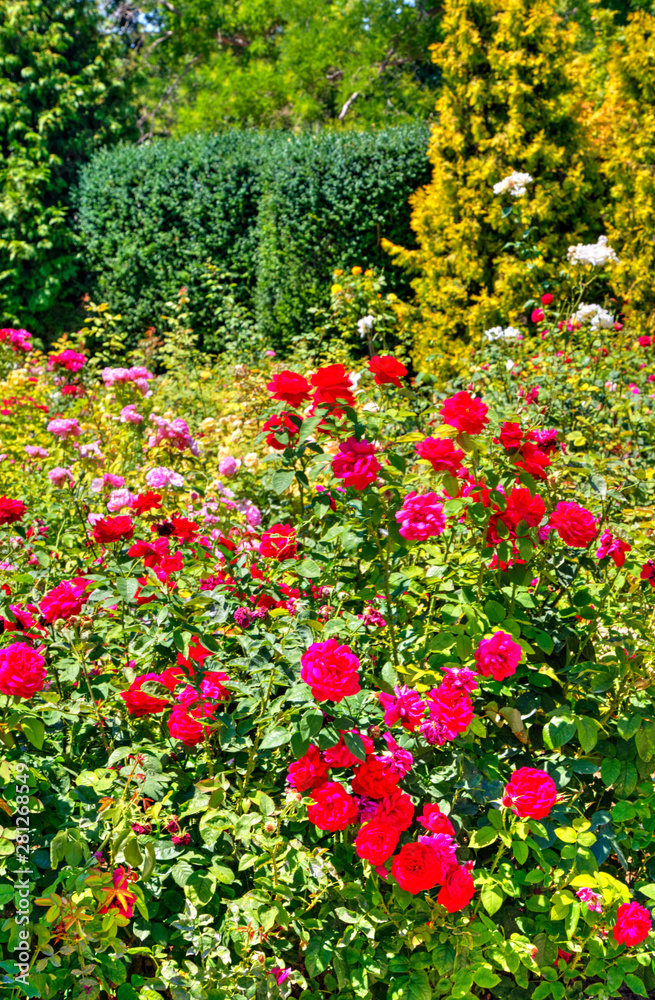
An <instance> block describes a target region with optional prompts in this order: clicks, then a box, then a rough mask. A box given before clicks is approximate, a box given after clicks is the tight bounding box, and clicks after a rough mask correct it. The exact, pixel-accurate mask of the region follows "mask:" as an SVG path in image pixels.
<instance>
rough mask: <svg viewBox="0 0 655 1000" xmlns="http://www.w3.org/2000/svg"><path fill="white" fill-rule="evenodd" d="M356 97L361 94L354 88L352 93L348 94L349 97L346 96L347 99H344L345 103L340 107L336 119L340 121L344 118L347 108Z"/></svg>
mask: <svg viewBox="0 0 655 1000" xmlns="http://www.w3.org/2000/svg"><path fill="white" fill-rule="evenodd" d="M358 97H361V94H360V92H359V91H358V90H356V91H355V93H354V94H351V95H350V97H349V98H348V100H347V101H346V103H345V104H344V106H343V107H342V109H341V111H340V112H339V118H338V121H340V122H342V121H343V120H344V118H345V117H346V115H347V114H348V108H349V107H350V105H351V104H352V103H353V101H356V100H357V98H358Z"/></svg>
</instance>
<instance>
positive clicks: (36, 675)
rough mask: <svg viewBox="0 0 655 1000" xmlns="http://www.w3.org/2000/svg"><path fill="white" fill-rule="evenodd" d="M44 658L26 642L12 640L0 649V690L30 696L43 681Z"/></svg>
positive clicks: (44, 676)
mask: <svg viewBox="0 0 655 1000" xmlns="http://www.w3.org/2000/svg"><path fill="white" fill-rule="evenodd" d="M44 664H45V660H44V659H43V657H42V656H41V654H40V653H37V651H36V650H35V649H32V647H31V646H30V645H28V643H26V642H12V643H11V645H10V646H5V648H4V649H0V691H2V693H3V694H7V695H14V696H17V697H18V698H31V697H32V695H34V694H36V693H37V691H40V690H41V689H42V687H43V685H44V683H45V678H46V669H45V666H44Z"/></svg>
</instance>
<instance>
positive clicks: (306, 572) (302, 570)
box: [296, 559, 321, 580]
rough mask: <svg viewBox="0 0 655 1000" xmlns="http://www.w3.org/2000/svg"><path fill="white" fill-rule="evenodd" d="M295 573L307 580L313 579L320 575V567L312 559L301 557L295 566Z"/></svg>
mask: <svg viewBox="0 0 655 1000" xmlns="http://www.w3.org/2000/svg"><path fill="white" fill-rule="evenodd" d="M296 573H297V574H298V576H304V577H307V579H308V580H314V579H316V577H319V576H320V575H321V567H320V566H319V565H318V563H316V562H314V560H313V559H303V561H302V562H301V563H299V565H298V566H296Z"/></svg>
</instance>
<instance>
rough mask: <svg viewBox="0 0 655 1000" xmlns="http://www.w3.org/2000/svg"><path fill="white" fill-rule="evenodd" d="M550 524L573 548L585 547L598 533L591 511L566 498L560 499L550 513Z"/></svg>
mask: <svg viewBox="0 0 655 1000" xmlns="http://www.w3.org/2000/svg"><path fill="white" fill-rule="evenodd" d="M550 524H551V526H552V527H553V528H554V529H555V531H556V532H557V534H558V535H559V537H560V538H561V539H562V541H563V542H565V543H566V545H570V546H571V548H574V549H586V548H587V546H588V545H589V544H591V542H593V540H594V538H595V537H596V535H597V534H598V525H597V524H596V519H595V517H594V515H593V514H592V513H591V511H589V510H587V509H586V507H580V505H579V504H577V503H571V502H570V501H568V500H560V502H559V503H558V504H557V507H556V508H555V510H554V511H553V513H552V514H551V515H550Z"/></svg>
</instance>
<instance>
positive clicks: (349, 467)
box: [332, 437, 381, 490]
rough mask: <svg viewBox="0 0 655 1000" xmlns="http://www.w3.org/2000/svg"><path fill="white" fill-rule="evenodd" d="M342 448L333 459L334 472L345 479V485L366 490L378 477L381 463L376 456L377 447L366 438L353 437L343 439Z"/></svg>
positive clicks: (339, 477)
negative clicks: (359, 439)
mask: <svg viewBox="0 0 655 1000" xmlns="http://www.w3.org/2000/svg"><path fill="white" fill-rule="evenodd" d="M339 448H340V450H339V451H338V452H337V454H336V455H335V456H334V458H333V459H332V472H333V473H334V475H335V476H336V477H337V478H338V479H343V482H344V486H352V487H354V488H355V489H356V490H365V489H366V487H367V486H368V484H369V483H372V482H373V480H374V479H375V478H376V477H377V474H378V472H379V471H380V469H381V465H380V463H379V462H378V460H377V458H376V457H375V448H374V447H373V445H372V444H369V442H368V441H366V440H365V439H364V438H362V440H361V441H358V440H357V438H354V437H351V438H348V440H347V441H342V442H341V444H340V446H339Z"/></svg>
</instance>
